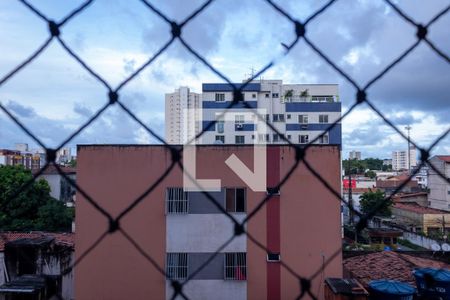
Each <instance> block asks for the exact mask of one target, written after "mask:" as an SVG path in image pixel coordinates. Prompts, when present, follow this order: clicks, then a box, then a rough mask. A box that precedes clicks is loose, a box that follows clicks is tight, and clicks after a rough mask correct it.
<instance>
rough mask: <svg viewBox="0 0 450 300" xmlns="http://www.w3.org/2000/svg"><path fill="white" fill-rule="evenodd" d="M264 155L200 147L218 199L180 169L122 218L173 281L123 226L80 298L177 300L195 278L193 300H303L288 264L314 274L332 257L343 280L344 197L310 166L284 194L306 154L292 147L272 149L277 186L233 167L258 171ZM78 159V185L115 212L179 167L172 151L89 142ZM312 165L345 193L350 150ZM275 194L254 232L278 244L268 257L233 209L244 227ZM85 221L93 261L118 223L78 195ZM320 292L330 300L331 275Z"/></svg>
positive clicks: (335, 151) (86, 278)
mask: <svg viewBox="0 0 450 300" xmlns="http://www.w3.org/2000/svg"><path fill="white" fill-rule="evenodd" d="M191 149H192V148H191ZM255 149H256V150H255ZM258 149H260V148H258V146H253V145H197V147H196V148H195V152H193V153H194V154H195V155H196V157H197V162H198V163H197V164H196V177H197V178H201V179H210V180H220V185H219V187H218V188H217V189H215V191H211V192H210V194H211V197H212V199H209V198H207V197H206V196H205V195H204V194H203V193H202V192H201V191H196V190H195V189H194V190H191V189H190V188H189V189H186V190H185V189H183V173H182V170H181V169H180V168H178V167H175V168H173V169H172V170H171V172H169V173H168V175H167V176H166V177H165V178H164V179H163V180H162V181H161V182H160V184H159V185H157V186H156V187H155V188H154V189H153V190H152V192H151V193H149V194H148V195H146V196H145V197H144V198H143V199H142V201H141V202H140V203H139V204H138V205H137V206H136V207H134V208H133V209H132V210H131V211H129V212H128V214H126V215H125V216H124V217H123V218H122V219H121V220H120V227H121V228H122V229H123V230H124V231H125V232H126V233H127V235H128V236H129V237H130V238H132V239H133V240H134V241H135V242H136V243H137V245H139V247H140V249H142V251H144V252H145V253H146V255H148V256H149V257H151V258H152V260H153V262H154V263H155V264H156V265H158V266H160V268H161V269H162V270H164V271H165V273H166V274H167V277H168V278H166V277H165V276H164V275H163V274H161V273H160V272H159V271H158V270H157V269H156V268H155V267H154V265H152V264H151V263H150V262H149V261H148V260H147V259H146V258H145V257H144V256H143V255H141V253H139V252H138V251H137V249H136V248H135V247H134V246H133V244H131V243H130V241H129V240H128V239H127V238H125V237H124V235H123V233H122V232H121V231H115V232H113V233H111V234H107V235H106V237H105V238H104V239H103V240H102V241H101V242H100V243H99V244H98V245H97V246H96V248H95V250H94V251H92V252H90V253H89V254H88V255H87V256H85V257H84V259H83V260H82V261H81V262H80V263H79V264H78V265H77V267H76V268H75V275H76V281H75V292H76V293H75V295H76V297H77V299H111V298H115V299H148V298H149V297H151V298H154V299H170V298H171V297H172V296H173V293H174V290H173V288H172V286H171V284H172V281H171V280H176V281H179V282H180V283H183V282H184V281H185V280H187V279H188V278H189V277H190V276H193V278H190V280H189V281H188V283H186V284H185V285H183V293H184V294H185V295H186V297H188V298H189V299H294V298H296V297H297V296H298V295H299V294H300V286H299V281H298V278H297V277H295V276H292V274H291V273H289V272H288V271H287V270H286V269H285V268H283V267H282V266H281V263H280V260H281V261H282V262H283V263H284V264H286V265H288V266H289V267H290V268H292V269H293V270H295V271H296V272H299V274H301V275H302V276H310V275H311V274H313V273H314V272H316V271H317V270H319V269H321V267H322V266H323V262H324V261H327V264H326V266H325V267H324V269H323V272H324V273H325V274H327V276H330V277H342V259H341V255H340V251H339V249H340V248H341V218H340V201H339V199H337V198H336V197H335V195H333V194H332V193H331V192H330V191H329V190H327V189H326V188H325V187H324V186H323V185H322V183H321V182H320V181H319V180H318V179H317V178H315V177H314V176H313V175H312V174H311V172H310V171H309V170H308V169H307V168H306V167H305V165H304V164H300V165H299V166H298V167H297V168H295V169H294V171H293V172H292V174H291V175H290V177H289V179H288V180H287V181H286V182H285V183H284V185H282V186H281V188H279V189H278V188H276V187H277V185H278V184H279V182H280V181H281V180H282V178H283V177H284V176H285V175H286V174H287V172H288V171H289V170H290V169H291V168H292V166H293V165H295V162H296V159H295V157H296V152H295V150H294V149H293V148H292V147H289V146H283V145H267V148H266V151H265V153H266V158H265V159H264V160H263V161H258V160H257V161H256V163H259V164H260V166H261V165H262V166H263V169H262V170H260V171H259V172H263V173H267V178H265V176H264V177H263V179H264V181H265V182H266V186H267V188H264V189H262V190H253V189H252V188H250V187H249V186H248V185H247V184H246V182H244V181H243V180H242V179H241V178H240V177H239V176H237V175H236V173H235V172H234V171H233V170H232V169H231V168H230V167H229V166H228V165H227V164H226V163H225V161H226V160H227V159H228V158H229V157H230V156H231V155H233V154H234V155H236V157H238V158H239V159H240V160H241V161H242V162H243V163H244V164H245V165H247V166H250V167H251V169H253V167H252V166H253V165H254V164H255V162H254V151H259V150H258ZM261 149H263V148H261ZM77 154H78V160H77V163H78V164H77V168H78V169H77V181H78V184H79V185H80V186H82V187H83V190H84V191H85V192H86V193H87V194H88V195H90V196H91V197H92V198H93V199H95V201H96V202H97V203H98V204H99V205H100V206H101V207H102V208H103V209H105V210H106V211H108V212H110V213H111V214H112V215H113V216H117V215H119V214H120V213H121V212H122V211H123V210H124V209H126V208H127V207H129V205H130V203H132V202H133V201H134V200H135V199H136V198H137V197H139V196H140V195H142V194H143V193H144V191H146V190H147V189H148V188H149V186H150V185H152V184H153V183H154V182H155V181H156V180H158V178H159V177H160V176H161V175H162V174H164V172H166V170H167V169H168V168H170V166H171V163H172V160H171V157H172V155H171V152H170V150H169V149H168V148H167V147H164V146H163V145H127V146H125V145H85V146H83V145H80V146H78V151H77ZM307 159H308V162H309V164H310V165H311V166H312V167H313V168H314V169H315V170H316V171H317V172H318V173H320V174H321V176H322V178H323V179H324V180H325V181H326V182H328V183H329V184H330V186H331V187H332V188H333V189H335V190H339V189H340V186H341V180H340V165H341V155H340V147H339V146H338V145H314V146H311V147H310V148H309V149H308V152H307ZM187 160H188V158H185V160H183V163H186V162H187ZM268 193H270V194H271V195H272V198H271V199H270V200H269V201H267V203H266V204H265V205H263V206H261V210H259V211H258V213H256V214H255V215H254V216H253V217H251V218H250V219H249V221H248V223H247V224H246V227H245V229H246V231H248V233H249V234H250V235H251V236H252V238H254V239H255V240H257V241H260V242H261V243H262V244H263V245H265V246H266V247H267V248H268V251H265V250H263V249H261V248H260V247H259V246H258V245H257V244H255V242H254V241H253V240H252V239H251V238H250V237H249V236H247V235H246V234H243V235H239V236H236V237H234V232H235V231H234V230H235V226H234V224H233V222H232V221H231V220H230V219H229V217H228V216H227V215H225V214H224V213H223V210H224V211H226V212H227V214H228V215H230V216H232V217H233V218H235V219H236V220H237V221H238V222H242V221H243V220H244V219H245V218H246V217H248V216H249V214H250V213H251V212H252V211H253V210H254V209H255V208H256V207H257V206H258V205H259V204H260V203H261V201H262V199H264V198H265V197H267V194H268ZM214 203H215V204H214ZM76 216H77V218H76V228H77V234H76V246H75V247H76V253H77V254H78V255H81V253H83V252H84V251H85V250H86V249H88V248H89V247H91V246H92V244H93V243H94V242H95V241H96V240H97V239H98V238H99V237H100V236H102V235H103V234H104V233H105V231H107V230H108V224H109V223H108V219H107V218H105V216H104V215H102V214H101V213H100V212H99V211H98V210H96V209H95V208H94V207H93V206H92V205H91V204H89V202H88V201H86V199H85V198H84V197H83V195H82V194H78V195H77V205H76ZM232 237H234V238H233V239H232V240H230V239H231V238H232ZM229 240H230V241H229ZM227 241H229V242H227ZM226 242H227V243H226ZM225 243H226V244H225ZM224 244H225V246H223V245H224ZM222 246H223V247H222ZM216 251H218V253H217V255H216ZM333 255H334V256H333ZM332 256H333V257H332ZM331 258H332V259H331ZM328 260H329V261H328ZM205 263H206V264H205ZM203 264H205V266H204V268H202V269H199V267H200V266H202V265H203ZM197 270H199V271H198V272H196V271H197ZM93 282H95V283H100V282H107V283H108V285H107V287H106V286H105V285H102V284H92V283H93ZM311 290H312V291H314V293H315V294H317V295H319V298H323V278H321V276H317V277H316V278H314V279H313V280H312V282H311Z"/></svg>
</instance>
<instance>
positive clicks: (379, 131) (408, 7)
mask: <svg viewBox="0 0 450 300" xmlns="http://www.w3.org/2000/svg"><path fill="white" fill-rule="evenodd" d="M275 2H276V3H278V4H279V5H280V6H282V7H284V8H285V9H286V11H287V12H289V13H290V14H291V15H292V16H294V17H295V18H297V19H299V20H304V19H305V18H306V17H308V16H309V15H310V14H311V13H313V12H314V11H315V10H317V9H318V8H320V7H321V6H322V5H324V3H325V1H275ZM30 3H31V4H33V5H34V6H35V7H36V8H37V9H38V10H40V11H41V12H42V13H43V14H44V15H46V16H47V17H49V18H50V19H54V20H56V21H59V20H61V19H62V18H63V17H64V16H65V15H67V14H68V13H69V12H70V11H71V10H72V9H74V8H75V7H77V6H78V5H80V4H81V3H82V1H80V0H70V1H69V0H67V1H55V0H35V1H30ZM152 3H154V5H155V6H156V7H158V8H159V9H160V10H161V11H162V12H163V13H164V14H166V15H167V16H168V17H169V18H170V19H173V20H176V21H181V20H184V18H186V16H188V15H189V14H190V13H191V12H192V11H193V10H194V9H195V8H196V7H198V6H199V5H200V4H201V3H202V2H201V1H184V0H173V1H153V2H152ZM396 3H398V5H399V7H400V8H401V9H403V10H404V11H405V13H407V14H408V15H409V16H411V17H412V18H413V19H414V20H415V21H417V22H420V23H424V24H426V23H427V22H428V21H429V20H430V19H432V18H433V17H434V15H436V14H437V13H438V12H439V11H441V10H443V9H444V8H445V7H446V6H447V5H448V0H442V1H439V0H430V1H420V0H416V1H413V0H408V1H396ZM448 28H450V13H447V15H445V16H443V17H441V18H440V19H439V20H438V21H437V22H436V23H435V24H434V25H433V26H432V27H430V29H429V33H428V37H429V39H430V40H431V41H433V43H434V44H435V45H436V46H437V47H438V48H439V49H440V50H441V51H442V52H444V53H445V54H446V55H447V56H448V55H450V38H449V32H448ZM306 30H307V35H308V37H309V38H310V40H311V41H312V42H313V43H315V44H316V45H317V46H318V47H319V48H320V49H322V50H323V52H324V53H326V55H327V56H328V57H330V59H332V60H333V61H334V62H336V64H337V65H338V66H339V67H341V68H342V69H343V70H345V71H346V72H347V73H348V74H349V75H350V76H352V77H353V78H355V80H356V81H357V82H358V84H361V85H364V84H365V83H367V82H368V81H369V80H370V79H371V78H373V77H374V76H375V75H376V74H378V73H379V72H380V71H381V70H383V68H385V67H386V66H387V65H388V64H389V63H390V62H391V61H393V60H394V59H396V58H397V57H398V56H399V54H400V53H402V52H403V51H405V50H406V49H407V48H408V47H409V46H410V45H412V44H413V43H414V42H415V31H416V30H415V28H414V27H412V26H411V25H410V24H408V23H406V22H405V21H404V20H403V19H401V18H400V17H399V16H398V14H397V13H396V12H395V11H393V10H392V9H390V8H389V7H388V6H387V5H386V4H385V3H384V2H383V1H376V0H366V1H364V0H359V1H357V0H339V1H337V2H336V3H335V4H333V5H332V6H331V7H330V8H329V9H328V10H327V11H326V12H324V13H323V14H322V15H320V16H319V17H317V18H316V19H315V20H313V21H312V22H311V23H310V24H308V26H307V28H306ZM61 32H62V38H63V40H64V41H65V42H66V43H67V44H68V45H69V46H70V47H71V48H72V49H73V51H74V52H75V53H77V54H78V55H79V56H80V57H81V58H82V59H83V60H84V61H85V62H86V63H87V64H88V65H89V66H90V67H91V68H92V69H93V70H95V71H96V72H98V73H99V74H100V76H102V78H104V79H105V80H106V81H107V82H108V83H109V84H110V85H111V86H113V87H115V86H117V85H118V84H119V83H120V82H121V81H123V80H124V79H125V78H127V76H129V75H130V74H131V72H133V71H134V70H136V69H137V68H139V66H140V65H142V64H143V63H144V62H145V61H146V60H147V59H148V58H149V57H151V56H152V55H153V54H154V53H155V52H156V51H158V49H159V48H160V47H161V46H162V45H163V44H164V43H165V42H167V41H168V40H169V39H170V27H169V26H168V25H167V24H166V23H164V22H162V21H161V19H160V18H159V17H158V16H156V15H155V14H154V13H152V12H151V11H149V10H148V9H147V8H146V7H145V6H144V5H143V4H142V3H141V2H140V1H137V0H135V1H132V0H123V1H113V2H111V1H108V0H97V1H95V2H94V3H93V4H92V5H91V6H89V7H88V9H86V10H85V11H84V12H83V13H82V14H80V15H78V16H76V17H75V18H73V19H72V20H71V21H70V22H68V23H67V24H66V25H64V27H63V28H61ZM182 35H183V37H184V38H185V39H186V41H187V42H188V43H189V44H190V45H191V46H192V47H193V48H194V49H196V50H197V51H198V52H199V53H200V54H201V55H203V56H204V57H205V58H206V59H207V60H208V61H209V62H210V63H211V64H212V65H214V67H216V68H217V69H219V70H220V71H221V72H223V73H224V74H226V75H227V76H228V78H230V79H231V80H233V81H236V82H240V81H242V80H243V79H244V78H246V77H247V76H248V74H249V73H250V72H251V69H252V68H253V69H255V70H258V69H260V68H262V67H263V66H264V65H265V64H266V63H267V62H269V61H270V60H272V59H274V58H280V56H281V55H282V54H283V51H284V48H283V47H282V45H281V44H282V43H284V44H288V43H289V42H291V41H292V40H293V39H294V38H295V33H294V28H293V26H292V24H291V23H290V22H288V21H287V20H286V19H285V18H283V17H282V16H281V15H280V14H279V13H278V12H276V11H274V10H273V9H272V8H271V7H270V6H269V5H268V4H267V3H265V2H264V1H256V0H255V1H250V0H245V1H242V0H217V1H215V2H213V4H211V5H210V6H209V7H208V8H207V9H206V10H205V11H204V12H202V13H201V14H200V15H199V16H198V17H197V18H195V19H194V20H193V21H192V22H190V23H189V24H188V25H187V26H186V28H184V30H183V33H182ZM46 38H48V29H47V24H46V23H44V22H42V20H41V19H39V18H38V17H37V16H36V15H34V14H33V13H31V12H30V10H29V9H27V8H26V7H25V6H24V5H23V4H21V3H19V1H15V0H2V1H0V41H1V42H0V53H1V55H0V79H1V78H3V77H4V76H5V75H6V74H7V73H8V72H9V71H10V70H12V69H13V68H14V67H15V66H16V65H17V64H19V63H20V62H22V61H23V60H24V59H25V58H27V57H28V56H29V55H30V54H31V53H32V52H33V51H34V50H35V49H37V48H39V46H40V45H42V44H43V42H44V41H45V40H46ZM263 78H265V79H283V81H284V82H285V83H338V84H339V85H340V99H341V101H342V104H343V111H346V110H347V108H348V107H349V106H350V105H351V104H352V103H353V102H354V98H355V97H354V95H355V90H354V88H353V87H352V86H350V85H349V84H348V83H347V82H346V81H345V80H344V79H343V78H342V77H341V76H339V74H338V73H337V72H336V71H334V70H333V69H332V68H331V67H330V66H329V65H327V63H326V62H324V61H323V59H321V58H320V57H319V56H317V55H316V54H315V53H314V52H313V51H312V50H311V49H310V48H309V47H308V46H307V45H306V44H305V43H304V42H303V41H300V42H299V43H298V44H297V45H296V47H295V48H294V49H293V50H292V51H291V52H290V53H289V55H287V56H285V57H283V58H281V59H278V60H277V63H276V64H275V66H274V67H272V68H271V69H269V70H268V71H267V72H266V73H264V75H263ZM221 81H222V80H221V79H220V78H218V77H217V76H216V75H215V74H214V73H212V72H211V71H210V70H209V69H208V68H206V67H205V66H204V65H203V64H202V63H201V62H200V61H198V60H197V59H196V58H195V57H194V56H193V55H192V54H190V53H189V52H188V51H187V50H186V49H184V48H183V46H182V45H181V43H180V42H178V41H175V42H174V43H173V44H172V45H171V46H170V47H169V49H168V51H166V52H165V53H164V54H162V55H161V56H160V57H159V58H158V59H157V60H156V61H155V62H154V63H153V64H151V65H150V66H149V67H148V68H146V69H145V70H144V71H143V72H142V73H141V74H140V75H139V76H138V77H137V78H135V79H134V80H133V81H131V82H130V83H129V84H128V85H126V86H125V87H124V88H123V89H122V90H121V92H120V97H121V100H122V101H123V103H125V104H126V105H127V106H128V107H129V108H130V109H131V110H132V111H133V112H134V113H135V114H136V115H137V116H138V117H139V118H141V120H143V121H144V123H146V124H147V125H148V126H149V127H151V128H153V129H154V130H155V131H156V132H158V133H159V134H160V135H161V136H163V135H164V93H167V92H171V91H173V90H174V89H175V88H177V87H179V86H180V85H185V86H186V85H187V86H189V87H191V88H192V89H193V90H194V91H197V92H200V91H201V83H202V82H221ZM106 94H107V90H106V88H105V87H104V86H103V85H102V84H100V83H99V82H98V81H97V80H96V79H95V78H93V77H92V76H91V75H90V74H89V73H88V72H87V71H85V70H84V69H83V68H82V67H81V66H80V65H79V64H78V63H77V62H76V61H75V60H74V59H73V58H72V57H70V56H69V55H68V54H67V53H66V52H65V50H64V49H63V48H62V47H61V45H59V43H58V42H57V41H56V40H54V41H53V42H52V43H51V44H50V46H49V47H48V48H47V49H46V50H45V51H44V52H43V53H42V54H41V55H40V56H39V57H38V58H37V59H36V60H34V61H33V62H32V63H31V64H30V65H28V66H27V67H26V68H25V69H23V70H21V71H20V72H19V73H18V74H17V75H16V76H14V77H13V78H12V79H10V80H9V81H7V82H6V83H4V84H3V85H2V86H0V102H1V103H2V104H3V105H4V106H5V107H7V108H8V109H9V111H11V113H13V114H14V115H15V116H16V117H17V118H18V119H20V120H21V121H22V122H23V123H24V124H25V125H26V126H27V127H28V128H29V129H30V130H31V131H32V132H33V133H35V134H36V135H37V136H38V137H39V138H40V139H42V141H43V142H44V143H45V144H46V145H48V146H56V145H58V144H59V143H60V142H61V141H62V140H64V138H66V137H67V136H69V135H70V133H71V132H72V131H74V130H75V129H76V128H78V127H79V126H80V125H81V124H83V123H84V122H86V121H87V120H88V119H89V117H90V116H92V115H93V114H94V113H95V112H96V111H97V110H98V109H100V108H101V107H102V105H104V104H105V103H106V101H107V97H106ZM368 97H369V99H370V100H371V101H372V102H373V104H374V105H375V106H376V107H377V108H379V109H380V110H382V111H383V112H384V113H385V114H386V116H387V117H388V118H389V119H390V120H391V121H392V122H393V123H394V124H396V125H397V126H398V127H399V128H400V129H401V130H403V131H404V127H405V126H406V125H408V124H409V125H411V126H412V128H413V129H412V131H411V136H412V139H413V140H415V141H417V142H418V143H419V144H420V145H422V146H427V145H429V144H430V143H432V141H433V140H434V139H435V138H437V137H438V136H439V135H440V134H442V133H443V132H444V131H445V130H446V129H448V128H449V127H450V65H449V64H448V63H447V62H446V61H445V60H444V59H443V58H441V57H439V56H437V55H436V54H435V53H434V52H433V51H432V50H431V49H430V47H428V45H426V44H424V43H423V44H421V45H419V46H418V47H417V48H416V49H415V50H414V51H413V52H412V53H411V54H410V55H409V56H408V57H407V58H406V59H404V60H403V61H402V62H400V64H398V65H397V66H396V67H395V68H394V69H393V70H392V71H390V72H389V73H388V74H387V75H386V76H384V77H383V78H382V79H381V80H379V81H378V82H376V83H375V84H374V85H373V86H372V87H371V88H370V89H369V90H368ZM17 142H28V143H29V144H30V146H32V147H36V146H37V145H36V144H35V143H34V142H33V141H32V140H30V139H29V138H28V137H27V136H26V135H24V134H23V132H22V131H21V130H20V129H19V128H18V127H17V126H16V125H15V124H14V123H13V122H12V121H11V120H9V118H8V117H7V116H6V115H5V114H4V113H3V112H0V148H13V147H14V143H17ZM153 142H155V139H154V138H152V137H151V136H149V135H148V134H147V133H146V132H145V131H144V130H142V129H141V128H140V127H139V126H138V124H136V123H135V122H134V121H133V120H132V119H130V118H129V117H127V115H126V114H125V113H124V112H123V111H122V110H121V109H120V108H119V107H116V106H114V107H111V108H110V109H109V110H108V111H107V112H106V113H105V114H103V115H102V116H101V117H100V118H99V119H98V120H97V121H95V122H94V123H93V124H92V126H90V127H89V128H88V129H87V130H85V131H83V133H82V134H80V135H79V136H78V137H77V138H76V139H74V140H73V141H71V142H70V144H69V145H70V146H71V147H75V145H76V144H78V143H153ZM350 150H360V151H362V153H363V156H364V157H380V158H385V157H389V156H390V153H391V151H392V150H406V142H405V141H404V140H402V139H401V138H400V136H399V135H398V134H396V133H394V131H393V130H391V129H390V128H388V127H387V126H386V125H385V124H384V123H383V122H382V120H381V119H380V118H379V117H377V116H376V115H375V114H374V113H372V112H371V111H370V110H369V109H368V107H367V106H366V105H363V106H361V107H358V109H357V110H355V111H354V112H353V113H352V114H350V115H349V117H348V118H346V119H345V120H344V122H343V151H344V153H343V155H344V156H347V152H348V151H350ZM433 153H434V154H443V153H447V154H448V153H450V137H447V138H446V139H445V140H443V141H442V142H441V143H440V144H439V146H438V147H437V148H436V149H435V151H434V152H433Z"/></svg>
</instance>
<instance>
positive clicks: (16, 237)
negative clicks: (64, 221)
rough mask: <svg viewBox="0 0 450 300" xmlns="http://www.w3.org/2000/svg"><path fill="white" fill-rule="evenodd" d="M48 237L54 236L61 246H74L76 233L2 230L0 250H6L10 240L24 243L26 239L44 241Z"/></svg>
mask: <svg viewBox="0 0 450 300" xmlns="http://www.w3.org/2000/svg"><path fill="white" fill-rule="evenodd" d="M48 238H54V239H55V243H56V244H57V245H61V246H68V247H73V246H74V245H75V234H73V233H54V232H37V231H36V232H0V252H1V251H4V250H5V245H6V244H7V243H9V242H13V241H17V242H18V243H24V242H25V241H26V240H28V241H29V242H31V243H33V241H36V242H39V241H44V240H46V239H48Z"/></svg>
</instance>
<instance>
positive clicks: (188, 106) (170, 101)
mask: <svg viewBox="0 0 450 300" xmlns="http://www.w3.org/2000/svg"><path fill="white" fill-rule="evenodd" d="M200 99H201V95H200V94H197V93H193V92H191V91H190V90H189V88H188V87H180V88H179V89H176V90H175V92H173V93H168V94H166V99H165V102H166V103H165V105H166V108H165V117H166V120H165V126H166V130H165V131H166V136H165V140H166V142H167V143H169V144H179V145H182V144H185V143H187V142H188V141H190V140H191V139H193V138H194V137H195V135H196V134H197V133H198V132H199V129H200V128H199V126H200V124H199V122H200V119H199V111H198V108H200ZM188 110H192V111H193V113H192V114H190V113H188Z"/></svg>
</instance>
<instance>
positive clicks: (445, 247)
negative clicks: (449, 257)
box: [441, 243, 450, 252]
mask: <svg viewBox="0 0 450 300" xmlns="http://www.w3.org/2000/svg"><path fill="white" fill-rule="evenodd" d="M441 247H442V250H444V251H445V252H448V251H450V245H449V244H447V243H444V244H442V246H441Z"/></svg>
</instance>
